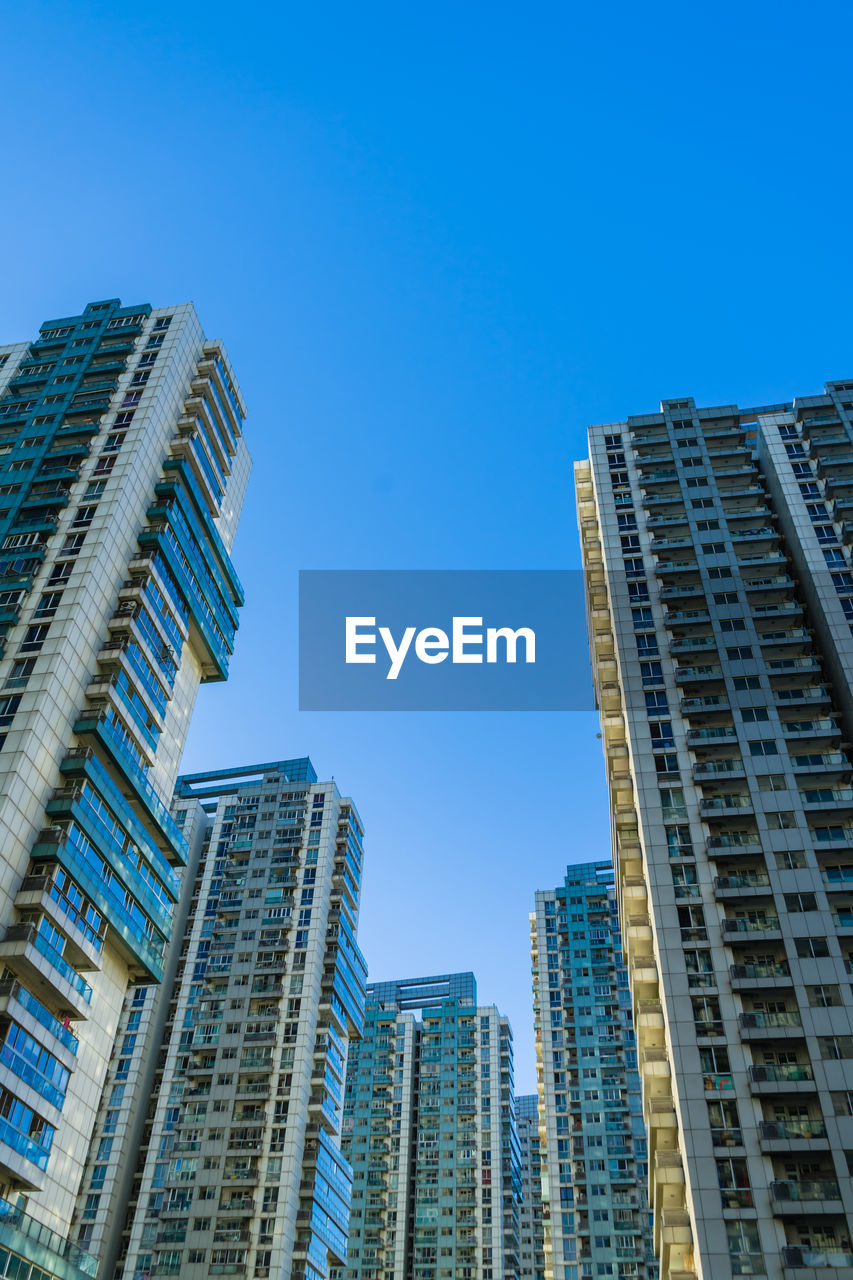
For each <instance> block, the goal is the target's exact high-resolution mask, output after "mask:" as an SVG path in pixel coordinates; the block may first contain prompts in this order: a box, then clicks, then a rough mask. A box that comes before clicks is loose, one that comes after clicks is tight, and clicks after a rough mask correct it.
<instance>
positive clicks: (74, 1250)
mask: <svg viewBox="0 0 853 1280" xmlns="http://www.w3.org/2000/svg"><path fill="white" fill-rule="evenodd" d="M0 1226H7V1227H11V1228H13V1229H14V1230H16V1231H20V1232H21V1234H22V1235H25V1236H28V1237H29V1239H30V1240H32V1241H33V1242H34V1243H35V1244H40V1245H42V1246H43V1247H44V1248H45V1249H49V1250H50V1251H51V1253H54V1254H56V1256H57V1257H58V1258H62V1259H63V1260H64V1261H65V1262H68V1263H69V1264H70V1265H71V1266H72V1267H76V1269H77V1270H78V1271H81V1272H83V1274H84V1275H87V1276H96V1275H97V1274H98V1259H97V1258H95V1257H93V1256H92V1254H90V1253H86V1252H85V1250H83V1249H81V1248H79V1247H78V1246H77V1245H76V1244H72V1243H71V1241H70V1240H66V1239H65V1238H64V1236H61V1235H59V1234H58V1233H57V1232H56V1231H51V1229H50V1227H46V1226H44V1225H43V1223H41V1222H37V1221H36V1220H35V1218H32V1217H30V1215H29V1214H28V1213H24V1211H23V1209H19V1208H17V1206H16V1205H13V1204H10V1203H9V1201H8V1200H0Z"/></svg>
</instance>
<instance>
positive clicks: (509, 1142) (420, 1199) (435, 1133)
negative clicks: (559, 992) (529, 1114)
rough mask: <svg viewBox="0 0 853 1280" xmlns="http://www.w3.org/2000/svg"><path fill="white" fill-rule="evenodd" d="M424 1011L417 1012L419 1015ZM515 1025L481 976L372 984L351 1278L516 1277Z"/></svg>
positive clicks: (350, 1071) (360, 1083)
mask: <svg viewBox="0 0 853 1280" xmlns="http://www.w3.org/2000/svg"><path fill="white" fill-rule="evenodd" d="M417 1015H420V1016H419V1017H418V1016H417ZM512 1085H513V1057H512V1032H511V1030H510V1026H509V1023H508V1021H507V1019H506V1018H502V1017H501V1015H500V1014H499V1013H498V1011H497V1009H496V1008H494V1007H493V1006H479V1005H478V1004H477V993H476V985H475V982H474V975H473V974H471V973H464V974H443V975H438V976H433V977H427V978H412V979H406V980H400V981H396V982H385V983H374V984H371V985H369V986H368V989H367V1006H366V1012H365V1033H364V1038H363V1039H362V1040H361V1042H360V1043H359V1044H358V1045H357V1046H356V1047H355V1049H354V1051H353V1053H352V1054H351V1055H350V1060H349V1065H348V1067H347V1087H346V1099H345V1107H344V1135H343V1150H344V1154H345V1155H346V1157H347V1158H348V1160H349V1161H350V1163H351V1165H352V1170H353V1199H352V1218H351V1223H350V1247H349V1252H348V1254H347V1259H346V1271H345V1272H344V1270H343V1268H341V1269H340V1270H339V1271H338V1272H336V1273H335V1276H336V1277H337V1278H339V1280H340V1278H341V1277H343V1276H344V1274H345V1275H346V1276H347V1277H348V1280H389V1278H393V1280H450V1278H452V1280H475V1278H476V1280H517V1277H518V1235H519V1223H520V1219H519V1212H520V1191H521V1182H520V1154H519V1148H518V1136H517V1132H516V1127H515V1116H514V1098H513V1088H512Z"/></svg>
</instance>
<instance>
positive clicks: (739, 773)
mask: <svg viewBox="0 0 853 1280" xmlns="http://www.w3.org/2000/svg"><path fill="white" fill-rule="evenodd" d="M720 774H723V775H725V776H727V777H736V778H743V777H745V776H746V775H745V772H744V767H743V761H742V760H740V759H737V760H700V761H699V762H698V763H697V764H694V766H693V777H694V778H695V779H696V781H697V782H701V780H702V779H703V778H707V777H717V776H719V775H720Z"/></svg>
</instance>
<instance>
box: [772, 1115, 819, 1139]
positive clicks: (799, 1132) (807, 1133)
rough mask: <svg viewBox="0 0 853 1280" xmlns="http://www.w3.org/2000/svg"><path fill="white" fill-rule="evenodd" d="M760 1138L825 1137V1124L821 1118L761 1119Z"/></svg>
mask: <svg viewBox="0 0 853 1280" xmlns="http://www.w3.org/2000/svg"><path fill="white" fill-rule="evenodd" d="M760 1131H761V1136H762V1138H786V1139H791V1140H794V1141H796V1140H798V1139H803V1138H825V1137H826V1125H825V1124H824V1122H823V1120H822V1119H810V1118H804V1119H796V1118H794V1117H792V1118H790V1119H787V1120H762V1121H761V1125H760Z"/></svg>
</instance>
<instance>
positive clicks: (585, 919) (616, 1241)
mask: <svg viewBox="0 0 853 1280" xmlns="http://www.w3.org/2000/svg"><path fill="white" fill-rule="evenodd" d="M531 944H532V955H533V999H534V1018H535V1033H536V1058H537V1075H538V1086H539V1111H540V1115H541V1121H540V1134H541V1136H542V1139H543V1141H542V1145H541V1150H540V1158H541V1164H542V1182H543V1200H544V1202H545V1249H546V1254H547V1259H548V1271H549V1274H550V1276H551V1277H552V1278H553V1280H598V1277H600V1276H604V1277H606V1276H612V1277H615V1278H618V1280H625V1278H627V1277H638V1278H639V1280H653V1278H654V1277H656V1276H657V1264H656V1261H655V1255H654V1246H653V1240H652V1231H651V1217H650V1213H649V1204H648V1198H647V1194H646V1183H647V1180H648V1153H647V1143H646V1131H645V1126H644V1123H643V1115H642V1105H641V1098H640V1080H639V1076H638V1074H637V1050H636V1040H635V1036H634V1030H633V1018H632V1013H631V998H630V993H629V989H628V974H627V970H626V968H625V965H624V963H623V961H622V947H621V938H620V931H619V918H618V911H617V905H616V892H615V888H614V876H613V867H612V864H611V863H610V862H589V863H581V864H579V865H577V866H570V867H568V868H567V869H566V877H565V880H564V882H563V884H562V885H560V886H559V888H557V889H555V890H550V891H544V892H539V893H537V894H536V912H535V914H534V915H532V916H531Z"/></svg>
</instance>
